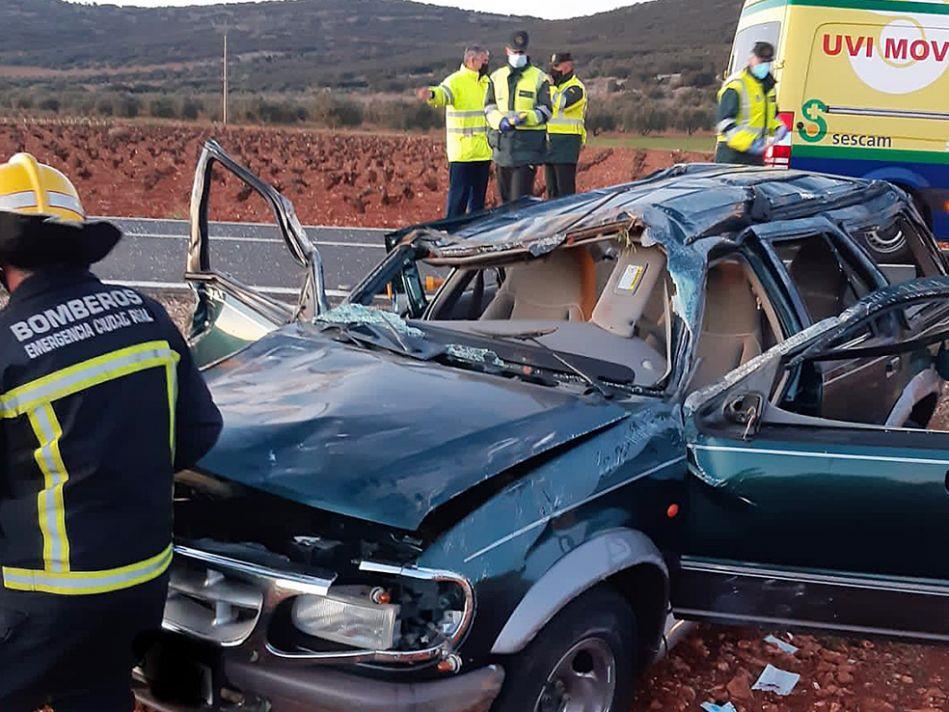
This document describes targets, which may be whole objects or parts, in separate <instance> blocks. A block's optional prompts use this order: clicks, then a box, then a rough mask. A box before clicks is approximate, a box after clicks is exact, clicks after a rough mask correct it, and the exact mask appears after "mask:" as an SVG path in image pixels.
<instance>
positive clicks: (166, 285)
mask: <svg viewBox="0 0 949 712" xmlns="http://www.w3.org/2000/svg"><path fill="white" fill-rule="evenodd" d="M102 281H103V283H105V284H117V285H121V286H124V287H135V288H136V289H189V288H190V287H189V285H188V283H187V282H148V281H142V280H131V279H103V280H102ZM249 289H255V290H257V291H258V292H268V293H270V294H286V295H289V296H296V295H297V294H299V293H300V290H299V289H293V288H292V287H261V286H259V285H256V284H255V285H251V286H250V287H249ZM326 296H328V297H339V298H342V297H348V296H349V292H347V291H345V290H343V289H327V290H326Z"/></svg>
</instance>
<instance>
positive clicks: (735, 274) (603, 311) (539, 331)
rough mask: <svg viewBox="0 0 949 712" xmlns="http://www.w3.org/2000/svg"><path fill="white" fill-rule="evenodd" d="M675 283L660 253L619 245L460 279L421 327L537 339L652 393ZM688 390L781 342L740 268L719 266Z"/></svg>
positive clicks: (664, 366)
mask: <svg viewBox="0 0 949 712" xmlns="http://www.w3.org/2000/svg"><path fill="white" fill-rule="evenodd" d="M674 293H675V287H674V284H673V281H672V279H671V277H670V275H669V272H668V270H667V268H666V255H665V253H664V251H663V250H662V248H660V247H659V246H656V245H653V246H643V245H642V244H640V243H631V244H629V245H628V246H627V245H622V244H620V242H619V241H618V240H616V239H609V240H602V241H598V242H593V243H586V244H583V245H575V246H571V247H564V248H561V249H558V250H555V251H553V252H552V253H550V254H549V255H547V256H545V257H542V258H538V259H533V260H523V259H522V260H520V261H518V262H511V261H510V258H508V260H507V261H506V262H505V263H499V264H497V265H493V266H486V265H484V264H481V265H478V266H477V267H472V268H463V269H458V270H456V271H455V272H453V273H452V274H451V275H450V276H449V278H448V280H447V281H446V283H445V285H444V287H443V288H442V289H441V290H440V291H439V293H438V294H437V295H436V297H435V298H434V299H433V301H432V302H431V303H430V305H429V307H428V309H427V310H426V313H425V314H424V315H423V317H422V320H423V321H424V322H425V323H427V324H429V325H431V326H436V327H439V328H443V329H449V330H453V331H458V332H463V333H466V334H469V335H481V336H485V335H488V336H497V337H502V338H503V337H504V336H511V335H517V334H522V333H530V334H532V335H533V336H534V337H535V338H536V339H537V340H538V341H540V342H541V343H542V344H543V345H544V346H546V347H548V348H551V349H553V350H555V351H558V352H560V353H563V354H574V355H578V356H584V357H588V358H592V359H598V360H601V361H606V362H610V363H617V364H623V365H626V366H628V367H630V368H631V369H632V370H633V372H634V373H635V375H636V378H635V383H636V384H637V385H644V386H650V385H655V384H657V383H659V382H661V380H662V379H663V378H664V377H665V375H667V372H668V368H669V364H670V361H671V354H670V348H671V328H672V298H673V295H674ZM706 299H707V302H706V304H707V308H706V310H705V318H704V320H703V324H702V329H701V333H700V335H699V343H698V355H699V361H698V366H697V369H696V371H695V373H694V375H693V379H692V384H691V386H690V389H694V388H699V387H701V386H703V385H706V384H708V383H710V382H712V381H714V380H716V379H717V378H720V377H721V376H722V375H724V374H725V373H727V372H728V371H730V370H732V369H734V368H736V367H737V366H740V365H741V364H743V363H746V362H747V361H748V360H750V359H752V358H754V357H755V356H757V355H758V354H760V353H761V352H762V351H763V350H765V349H768V348H770V347H771V346H772V345H774V344H775V343H777V342H778V341H780V340H781V338H782V337H781V328H780V325H779V322H778V319H777V315H776V313H775V311H774V309H773V308H772V307H771V305H770V303H769V302H768V300H767V298H766V296H765V292H764V288H763V287H762V285H761V284H760V283H759V282H758V280H757V278H756V277H755V275H754V273H753V272H752V270H751V269H750V268H749V267H748V265H747V264H745V263H744V261H743V260H741V259H739V258H737V257H736V256H734V255H732V256H730V257H726V258H722V259H718V260H715V261H713V263H712V264H711V266H710V268H709V275H708V284H707V290H706Z"/></svg>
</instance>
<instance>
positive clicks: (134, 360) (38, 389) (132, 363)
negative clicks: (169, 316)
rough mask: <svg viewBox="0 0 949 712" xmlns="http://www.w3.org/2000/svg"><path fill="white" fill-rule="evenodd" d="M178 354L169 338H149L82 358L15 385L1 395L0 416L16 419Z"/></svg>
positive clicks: (164, 361)
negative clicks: (149, 339)
mask: <svg viewBox="0 0 949 712" xmlns="http://www.w3.org/2000/svg"><path fill="white" fill-rule="evenodd" d="M179 358H180V357H179V356H178V353H177V352H176V351H174V350H173V349H172V348H171V347H170V346H169V345H168V342H167V341H149V342H146V343H143V344H136V345H135V346H129V347H127V348H124V349H119V350H118V351H112V352H110V353H107V354H103V355H102V356H97V357H95V358H92V359H89V360H87V361H82V362H81V363H77V364H75V365H73V366H69V367H68V368H64V369H62V370H61V371H56V372H55V373H51V374H49V375H48V376H43V377H42V378H38V379H36V380H35V381H31V382H30V383H27V384H25V385H22V386H19V387H17V388H14V389H13V390H11V391H9V392H8V393H4V394H3V395H2V396H0V415H2V416H3V417H4V418H16V417H19V416H21V415H23V414H24V413H27V412H29V411H31V410H33V409H35V408H36V407H37V406H38V405H41V404H43V403H51V402H53V401H56V400H59V399H60V398H65V397H66V396H69V395H72V394H74V393H78V392H79V391H84V390H86V389H87V388H91V387H92V386H96V385H99V384H101V383H105V382H106V381H111V380H114V379H116V378H121V377H122V376H127V375H130V374H132V373H137V372H138V371H144V370H146V369H149V368H154V367H156V366H164V365H166V364H167V363H169V361H170V362H173V363H177V362H178V359H179Z"/></svg>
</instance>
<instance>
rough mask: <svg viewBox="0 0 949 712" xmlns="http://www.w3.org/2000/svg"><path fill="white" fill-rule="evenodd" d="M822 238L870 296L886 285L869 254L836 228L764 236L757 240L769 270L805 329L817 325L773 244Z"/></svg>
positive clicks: (826, 226)
mask: <svg viewBox="0 0 949 712" xmlns="http://www.w3.org/2000/svg"><path fill="white" fill-rule="evenodd" d="M821 236H822V237H824V238H826V239H827V240H828V242H829V243H830V246H831V248H832V249H834V250H835V251H836V252H837V254H838V255H839V256H840V257H841V258H842V259H844V260H845V263H846V265H847V266H849V267H850V268H851V269H852V270H853V271H855V272H856V274H857V275H858V276H859V277H860V278H861V279H863V281H864V283H865V284H866V286H867V288H868V289H867V294H871V293H873V292H874V291H876V290H878V289H882V288H884V287H886V286H889V283H888V282H887V281H886V278H885V276H884V275H883V273H882V272H881V271H880V270H879V268H878V267H877V266H876V264H874V263H873V261H872V260H871V259H870V257H869V255H867V254H866V253H865V252H864V251H863V249H862V248H860V247H859V246H858V245H856V244H855V241H854V239H853V238H852V237H851V236H850V235H848V234H846V233H844V232H842V231H840V229H839V228H836V226H833V225H831V224H830V223H825V224H821V225H815V226H814V229H812V230H806V231H802V230H794V231H789V232H787V233H776V234H769V235H767V236H765V237H762V238H759V240H760V243H761V245H762V248H763V251H764V253H765V255H766V256H767V259H768V261H769V262H770V265H771V268H772V269H773V270H774V271H775V272H776V273H777V275H778V277H779V279H780V281H781V282H782V283H783V284H784V286H785V289H786V290H787V291H788V293H789V294H790V295H791V301H792V303H793V304H794V306H795V309H796V310H797V311H798V318H799V319H800V321H801V324H802V325H803V326H804V327H806V326H810V325H812V324H814V323H816V322H815V321H814V319H813V318H812V317H811V314H810V311H809V310H808V308H807V304H806V303H805V302H804V298H803V296H802V295H801V293H800V290H799V289H798V287H797V285H796V284H795V283H794V280H793V279H792V277H791V274H790V272H789V271H788V269H787V267H786V266H785V264H784V262H783V261H782V260H781V256H780V255H779V254H778V252H777V250H776V249H775V247H774V244H775V243H778V242H791V241H794V240H806V239H808V238H811V237H821ZM848 258H849V259H848ZM848 279H849V273H848ZM862 296H866V295H862ZM860 298H862V297H858V301H859V299H860Z"/></svg>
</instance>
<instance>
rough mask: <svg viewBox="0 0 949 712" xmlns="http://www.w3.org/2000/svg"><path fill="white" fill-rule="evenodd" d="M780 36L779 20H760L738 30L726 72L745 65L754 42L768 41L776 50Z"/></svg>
mask: <svg viewBox="0 0 949 712" xmlns="http://www.w3.org/2000/svg"><path fill="white" fill-rule="evenodd" d="M780 36H781V23H780V22H762V23H761V24H760V25H751V26H750V27H746V28H745V29H743V30H739V31H738V34H736V35H735V43H734V44H733V45H732V56H731V61H730V62H729V64H728V73H729V74H731V73H732V72H735V71H737V70H738V69H739V68H741V67H743V66H745V62H746V61H747V60H748V57H750V56H751V48H752V47H754V46H755V42H768V43H770V44H771V45H772V46H773V47H774V50H775V53H777V51H778V40H779V39H780Z"/></svg>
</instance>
